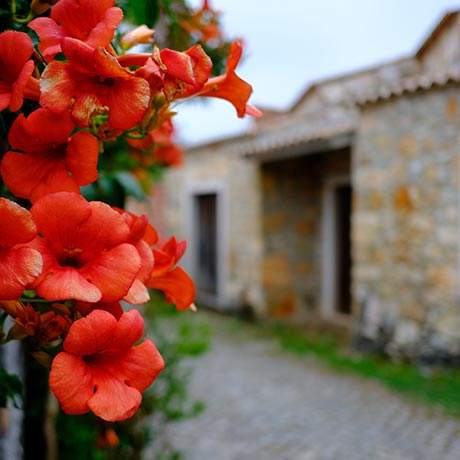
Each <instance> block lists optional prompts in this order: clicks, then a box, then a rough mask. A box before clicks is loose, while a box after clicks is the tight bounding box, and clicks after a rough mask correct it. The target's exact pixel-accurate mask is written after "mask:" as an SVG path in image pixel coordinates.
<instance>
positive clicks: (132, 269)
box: [80, 244, 141, 303]
mask: <svg viewBox="0 0 460 460" xmlns="http://www.w3.org/2000/svg"><path fill="white" fill-rule="evenodd" d="M140 267H141V260H140V257H139V254H138V252H137V250H136V248H135V247H134V246H133V245H131V244H120V245H119V246H116V247H115V248H113V249H111V250H109V251H105V252H103V253H101V254H100V255H99V257H97V258H96V259H95V260H93V261H91V262H89V263H88V264H87V265H85V266H84V267H83V268H82V269H80V273H81V274H82V275H83V276H84V277H85V278H86V279H88V280H90V281H91V283H92V284H94V285H95V286H97V287H98V288H99V289H100V291H101V292H102V298H101V299H100V300H101V301H102V302H105V303H112V302H117V301H118V300H121V299H122V298H123V297H124V296H126V294H127V293H128V291H129V288H130V287H131V285H132V284H133V282H134V279H135V277H136V275H137V273H138V272H139V269H140Z"/></svg>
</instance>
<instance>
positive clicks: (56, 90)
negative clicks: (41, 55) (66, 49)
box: [40, 61, 76, 113]
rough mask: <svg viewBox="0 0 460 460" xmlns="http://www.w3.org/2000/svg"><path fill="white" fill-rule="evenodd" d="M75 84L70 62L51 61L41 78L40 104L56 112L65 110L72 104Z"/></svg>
mask: <svg viewBox="0 0 460 460" xmlns="http://www.w3.org/2000/svg"><path fill="white" fill-rule="evenodd" d="M75 85H76V83H75V80H74V79H73V78H72V73H71V69H70V67H69V64H68V63H66V62H61V61H53V62H50V63H49V64H48V65H47V66H46V68H45V70H44V71H43V73H42V77H41V79H40V91H41V93H40V105H41V106H43V107H46V108H47V109H49V110H51V111H52V112H55V113H62V112H65V111H66V110H68V109H69V108H70V106H71V105H72V98H73V97H74V94H75Z"/></svg>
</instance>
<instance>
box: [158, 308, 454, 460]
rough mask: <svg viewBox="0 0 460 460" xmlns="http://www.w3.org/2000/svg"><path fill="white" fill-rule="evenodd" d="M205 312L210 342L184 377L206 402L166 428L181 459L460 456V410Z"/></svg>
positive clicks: (427, 459)
mask: <svg viewBox="0 0 460 460" xmlns="http://www.w3.org/2000/svg"><path fill="white" fill-rule="evenodd" d="M202 315H203V314H202ZM206 320H207V321H210V322H211V323H212V325H213V329H214V334H213V343H212V347H211V351H210V352H209V353H207V354H206V355H203V356H202V357H200V358H198V359H196V360H193V368H194V377H193V381H192V383H191V391H192V394H193V396H194V397H196V398H198V399H201V400H203V401H205V402H206V410H205V412H203V414H202V415H200V416H199V417H198V418H195V419H190V420H186V421H183V422H178V423H174V424H171V425H169V427H168V428H167V430H166V434H165V435H166V436H167V438H168V439H169V440H170V441H171V442H172V443H173V445H174V446H175V447H177V448H178V449H180V450H182V451H183V454H184V457H183V458H184V460H342V459H343V460H459V459H460V420H456V419H450V418H448V417H445V416H442V415H440V414H436V413H435V411H433V409H430V408H425V407H421V406H420V407H419V406H416V405H413V404H411V403H409V402H407V401H405V400H404V399H402V398H400V397H399V396H398V395H396V394H393V393H391V392H389V391H387V390H386V389H384V388H382V387H381V386H380V385H378V384H377V383H374V382H371V381H366V380H362V379H359V378H355V377H349V376H343V375H339V374H336V373H334V372H332V371H329V370H327V369H325V368H323V367H322V365H321V364H319V363H315V362H314V361H313V360H309V359H305V358H297V357H294V356H291V355H290V354H287V353H285V352H283V351H281V350H280V349H279V347H278V346H277V345H276V343H274V342H272V341H270V340H267V339H261V338H258V337H256V336H255V335H254V334H253V333H251V332H250V331H248V330H247V328H245V327H240V328H235V327H234V326H233V327H232V326H229V325H228V320H226V319H224V318H219V317H214V316H212V317H211V316H209V318H207V319H206Z"/></svg>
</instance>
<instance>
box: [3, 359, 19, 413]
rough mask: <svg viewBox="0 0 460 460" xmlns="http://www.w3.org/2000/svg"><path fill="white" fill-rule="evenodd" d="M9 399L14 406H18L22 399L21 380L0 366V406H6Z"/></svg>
mask: <svg viewBox="0 0 460 460" xmlns="http://www.w3.org/2000/svg"><path fill="white" fill-rule="evenodd" d="M8 400H11V401H12V402H13V404H14V406H15V407H17V408H19V404H20V402H21V401H22V382H21V381H20V380H19V377H18V376H17V375H13V374H8V372H6V370H5V369H4V368H3V367H1V366H0V407H6V404H7V402H8Z"/></svg>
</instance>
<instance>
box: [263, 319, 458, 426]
mask: <svg viewBox="0 0 460 460" xmlns="http://www.w3.org/2000/svg"><path fill="white" fill-rule="evenodd" d="M263 329H264V330H265V333H266V334H268V335H271V336H274V337H276V339H277V340H278V341H279V344H280V346H281V348H282V349H283V350H286V351H289V352H291V353H294V354H296V355H300V356H308V355H310V356H313V357H315V358H317V359H318V360H319V361H321V362H323V363H325V364H327V365H328V366H329V367H330V368H331V369H333V370H335V371H338V372H343V373H347V374H351V375H356V376H360V377H364V378H368V379H372V380H376V381H378V382H380V383H382V384H383V385H385V386H386V387H388V388H390V389H391V390H394V391H397V392H399V393H402V394H404V395H405V396H407V397H409V398H411V399H413V400H414V401H416V402H422V403H425V404H429V405H432V406H438V407H439V408H441V409H442V410H443V411H444V412H445V413H447V414H448V415H452V416H456V417H460V371H458V370H447V369H432V370H430V371H429V372H427V371H425V372H424V371H422V370H421V369H420V368H419V367H417V366H416V365H414V364H409V363H397V362H392V361H390V360H388V359H386V358H382V357H376V356H372V355H365V354H357V353H351V352H350V351H349V349H348V348H347V347H345V346H344V345H343V344H340V343H338V342H337V340H335V339H334V337H333V336H332V335H330V334H322V333H321V334H320V333H314V332H310V333H306V332H304V331H301V330H300V329H298V328H294V327H290V326H284V325H279V324H278V325H275V326H263Z"/></svg>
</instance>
